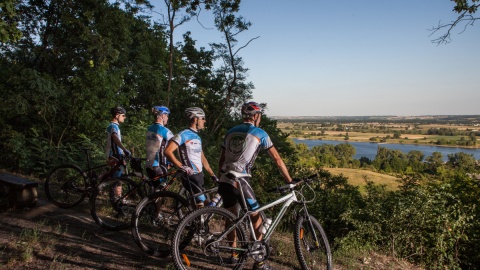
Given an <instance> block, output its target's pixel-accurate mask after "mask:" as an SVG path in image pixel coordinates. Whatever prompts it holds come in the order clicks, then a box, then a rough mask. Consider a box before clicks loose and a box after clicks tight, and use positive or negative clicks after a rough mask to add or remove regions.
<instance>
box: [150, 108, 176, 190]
mask: <svg viewBox="0 0 480 270" xmlns="http://www.w3.org/2000/svg"><path fill="white" fill-rule="evenodd" d="M152 113H153V115H154V116H155V122H154V123H153V125H151V126H149V127H148V129H147V135H146V148H147V151H146V155H147V162H146V168H147V172H148V174H149V176H150V177H151V178H153V177H155V176H158V175H162V174H166V173H167V169H168V166H167V158H166V157H165V155H164V152H165V148H166V146H167V143H168V141H169V140H170V139H171V138H172V137H173V133H172V132H171V131H170V130H169V129H168V128H166V127H165V126H166V125H167V123H168V116H169V114H170V110H169V109H168V108H167V107H165V106H155V107H153V108H152ZM163 180H164V179H160V181H154V182H153V184H154V186H155V188H156V187H158V185H159V184H160V182H163Z"/></svg>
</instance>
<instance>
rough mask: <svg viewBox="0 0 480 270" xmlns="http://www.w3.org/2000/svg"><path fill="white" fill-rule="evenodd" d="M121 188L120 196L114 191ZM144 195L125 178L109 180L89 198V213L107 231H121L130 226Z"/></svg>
mask: <svg viewBox="0 0 480 270" xmlns="http://www.w3.org/2000/svg"><path fill="white" fill-rule="evenodd" d="M119 187H121V196H117V195H116V194H115V193H116V191H115V189H116V188H119ZM143 197H144V195H143V192H142V190H141V189H140V188H139V185H138V184H137V183H136V182H135V181H133V180H131V179H129V178H127V177H117V178H110V179H107V180H105V181H103V182H102V183H100V184H99V185H98V186H97V188H96V189H95V191H94V192H93V194H92V197H91V207H90V213H91V215H92V217H93V219H94V220H95V222H96V223H97V224H98V225H100V226H101V227H102V228H105V229H109V230H114V231H115V230H123V229H126V228H128V227H129V226H130V224H131V222H130V220H131V216H132V213H133V212H134V210H135V207H136V206H137V205H138V203H139V202H140V201H141V200H142V199H143Z"/></svg>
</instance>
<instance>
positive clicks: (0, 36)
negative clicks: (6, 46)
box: [0, 0, 22, 43]
mask: <svg viewBox="0 0 480 270" xmlns="http://www.w3.org/2000/svg"><path fill="white" fill-rule="evenodd" d="M17 2H18V0H3V1H2V2H0V42H2V43H6V42H9V41H13V42H15V41H17V40H19V39H20V38H21V36H22V33H21V32H20V30H19V29H18V22H17V10H16V8H15V4H16V3H17Z"/></svg>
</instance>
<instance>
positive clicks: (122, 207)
mask: <svg viewBox="0 0 480 270" xmlns="http://www.w3.org/2000/svg"><path fill="white" fill-rule="evenodd" d="M130 160H131V161H132V160H136V161H135V162H136V164H132V165H131V167H133V168H136V169H137V170H136V171H138V170H140V172H142V174H141V175H140V179H141V182H140V183H138V182H136V181H134V180H132V179H130V178H128V177H116V178H109V179H106V180H105V181H103V182H102V183H100V184H99V185H98V186H97V188H96V189H94V191H93V193H92V195H91V197H90V213H91V215H92V217H93V219H94V220H95V222H96V223H97V224H98V225H100V226H101V227H103V228H105V229H109V230H122V229H126V228H128V227H129V226H130V224H131V222H130V220H131V216H132V214H133V212H134V210H135V208H136V207H137V205H138V204H139V203H140V201H141V200H142V199H143V198H144V197H145V196H146V195H148V194H150V193H152V192H153V191H154V185H153V182H154V181H160V179H163V178H165V179H166V178H167V177H170V176H172V175H176V174H178V172H177V171H173V172H170V173H167V174H164V175H159V176H156V177H153V178H149V177H147V176H146V175H144V174H143V168H142V167H141V164H138V162H139V161H141V160H144V159H139V158H132V159H130ZM174 179H175V177H173V178H172V179H171V181H174ZM161 188H162V189H163V188H164V187H163V186H161Z"/></svg>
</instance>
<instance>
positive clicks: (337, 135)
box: [277, 122, 480, 148]
mask: <svg viewBox="0 0 480 270" xmlns="http://www.w3.org/2000/svg"><path fill="white" fill-rule="evenodd" d="M296 124H297V126H294V123H292V122H278V123H277V126H278V128H279V129H280V130H282V131H283V132H285V133H288V134H290V133H292V132H293V131H295V132H296V134H291V135H290V137H291V138H302V139H312V140H335V141H342V140H345V136H346V135H347V133H348V141H351V142H370V141H371V138H377V137H378V141H380V140H381V139H383V138H385V137H386V136H390V138H389V139H387V140H386V142H387V143H399V144H402V143H404V144H424V145H432V144H434V143H435V142H437V141H438V140H441V139H445V140H447V141H451V140H454V141H458V140H460V138H461V137H464V138H467V139H468V136H440V135H424V134H403V133H402V134H401V136H400V138H397V139H394V138H393V131H394V130H398V131H400V132H402V131H405V129H406V128H407V127H408V126H409V125H408V124H386V125H384V126H386V127H388V128H389V129H390V132H352V131H334V130H332V127H328V128H323V129H322V128H321V127H320V125H317V124H310V126H314V127H313V128H310V129H307V128H299V126H298V124H299V123H296ZM306 125H307V123H303V124H302V125H300V127H305V126H306ZM351 125H352V126H355V125H358V124H355V123H353V124H351ZM344 126H349V124H344ZM417 128H418V129H417V130H421V132H422V133H426V132H427V130H428V129H431V128H452V129H457V130H467V129H468V130H478V129H479V127H478V126H474V125H463V126H459V125H458V126H452V125H440V124H424V125H418V126H417ZM322 130H323V134H321V133H322ZM300 134H301V135H300ZM454 147H456V146H454ZM462 147H466V146H462ZM470 148H480V142H479V139H478V138H477V145H476V146H471V147H470Z"/></svg>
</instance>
